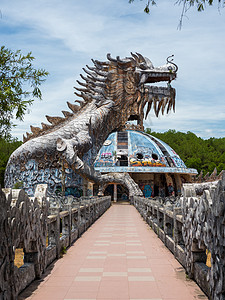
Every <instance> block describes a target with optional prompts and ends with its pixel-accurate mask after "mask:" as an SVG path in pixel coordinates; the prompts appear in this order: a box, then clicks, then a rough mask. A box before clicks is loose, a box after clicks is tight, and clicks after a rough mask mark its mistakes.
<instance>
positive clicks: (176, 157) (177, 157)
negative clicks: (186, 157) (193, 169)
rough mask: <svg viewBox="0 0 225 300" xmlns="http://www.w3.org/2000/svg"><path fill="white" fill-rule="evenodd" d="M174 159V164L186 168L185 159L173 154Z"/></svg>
mask: <svg viewBox="0 0 225 300" xmlns="http://www.w3.org/2000/svg"><path fill="white" fill-rule="evenodd" d="M172 160H173V162H174V164H175V166H176V167H178V168H186V165H185V163H184V162H183V160H181V159H180V157H179V156H173V157H172Z"/></svg>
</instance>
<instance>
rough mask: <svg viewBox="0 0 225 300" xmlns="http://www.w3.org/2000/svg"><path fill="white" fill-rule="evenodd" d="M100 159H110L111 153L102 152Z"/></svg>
mask: <svg viewBox="0 0 225 300" xmlns="http://www.w3.org/2000/svg"><path fill="white" fill-rule="evenodd" d="M101 158H105V159H109V158H112V153H111V152H103V153H101Z"/></svg>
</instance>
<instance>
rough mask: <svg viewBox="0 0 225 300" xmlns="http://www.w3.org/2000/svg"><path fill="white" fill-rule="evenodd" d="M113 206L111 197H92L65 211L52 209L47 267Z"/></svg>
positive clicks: (49, 217) (49, 222)
mask: <svg viewBox="0 0 225 300" xmlns="http://www.w3.org/2000/svg"><path fill="white" fill-rule="evenodd" d="M110 205H111V197H108V196H106V197H101V198H99V197H90V198H86V200H83V201H81V202H80V203H79V204H76V207H73V206H72V205H66V207H64V209H63V210H62V209H55V208H54V209H50V211H51V215H49V216H48V235H47V241H48V246H47V248H46V249H47V265H49V264H50V263H51V262H52V261H54V260H55V259H56V258H59V257H60V253H61V251H62V250H63V249H66V248H68V247H69V246H71V245H72V244H73V243H74V242H75V241H76V240H77V238H79V237H80V236H81V235H82V233H84V232H85V231H86V230H87V229H88V227H90V226H91V225H92V224H93V223H94V222H95V221H96V220H97V219H98V218H99V217H100V216H101V215H102V214H103V213H104V212H105V211H106V210H107V209H108V208H109V207H110Z"/></svg>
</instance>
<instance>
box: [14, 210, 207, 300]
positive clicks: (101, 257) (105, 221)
mask: <svg viewBox="0 0 225 300" xmlns="http://www.w3.org/2000/svg"><path fill="white" fill-rule="evenodd" d="M48 273H49V274H48V275H47V276H45V278H44V279H43V280H41V281H40V282H39V283H38V286H35V284H37V282H35V283H34V284H33V285H31V286H30V288H28V289H27V290H26V291H25V293H24V294H23V295H21V296H20V297H19V299H32V300H51V299H54V300H55V299H61V300H72V299H82V300H83V299H104V300H106V299H113V300H115V299H122V300H127V299H135V300H136V299H138V300H141V299H146V300H175V299H177V300H178V299H179V300H192V299H195V300H196V299H208V298H207V297H206V296H205V295H204V294H203V292H202V291H201V290H200V288H199V287H198V286H197V285H196V284H195V283H194V282H193V281H191V280H188V279H186V276H185V272H184V270H183V268H182V266H181V265H180V264H179V263H178V262H177V261H176V260H175V259H174V257H173V255H172V254H171V253H170V251H169V250H168V249H167V248H166V247H165V246H164V245H163V243H162V242H161V241H160V240H159V238H158V237H157V236H156V235H155V233H154V232H153V231H152V230H151V229H150V227H149V226H148V225H147V224H146V223H145V222H144V221H143V219H142V218H141V216H140V215H139V213H138V212H137V211H136V209H135V208H134V207H133V206H130V205H113V206H112V207H111V208H110V209H109V210H108V211H107V212H106V213H105V214H104V215H103V216H102V217H101V218H100V219H99V220H97V221H96V222H95V223H94V224H93V225H92V226H91V228H89V229H88V231H87V232H85V233H84V234H83V235H82V237H81V238H80V239H79V240H77V241H76V242H75V244H74V245H73V246H72V247H71V248H70V249H69V250H68V251H67V254H66V255H64V257H63V258H62V259H60V260H58V261H57V262H56V263H55V264H54V267H51V268H50V270H49V272H48Z"/></svg>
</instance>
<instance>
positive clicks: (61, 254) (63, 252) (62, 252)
mask: <svg viewBox="0 0 225 300" xmlns="http://www.w3.org/2000/svg"><path fill="white" fill-rule="evenodd" d="M66 253H67V250H66V247H65V246H63V247H62V249H61V252H60V257H61V258H62V257H63V255H64V254H66Z"/></svg>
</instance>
